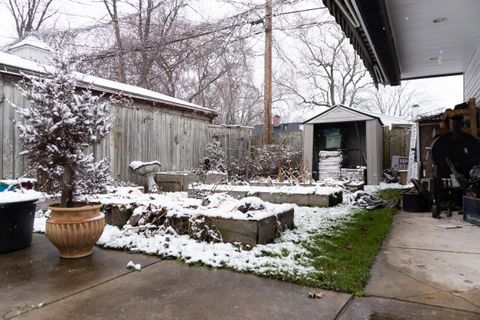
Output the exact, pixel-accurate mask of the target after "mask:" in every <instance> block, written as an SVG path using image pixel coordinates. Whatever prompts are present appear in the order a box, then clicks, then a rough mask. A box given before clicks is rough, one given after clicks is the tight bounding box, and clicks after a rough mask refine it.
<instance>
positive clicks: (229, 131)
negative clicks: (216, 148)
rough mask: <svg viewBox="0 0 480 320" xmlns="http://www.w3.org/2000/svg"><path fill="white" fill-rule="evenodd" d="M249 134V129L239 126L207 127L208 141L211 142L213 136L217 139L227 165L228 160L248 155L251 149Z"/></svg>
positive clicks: (250, 131) (250, 129) (250, 130)
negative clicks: (222, 149)
mask: <svg viewBox="0 0 480 320" xmlns="http://www.w3.org/2000/svg"><path fill="white" fill-rule="evenodd" d="M251 133H252V128H251V127H244V126H239V125H210V126H209V127H208V135H209V141H212V137H213V136H214V135H215V136H217V137H218V138H219V140H220V142H221V144H222V146H223V148H224V151H225V160H226V162H227V163H228V161H229V159H243V158H244V156H245V155H247V154H248V152H249V151H250V147H251V142H250V135H251ZM204 156H206V154H204Z"/></svg>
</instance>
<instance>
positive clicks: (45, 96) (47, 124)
mask: <svg viewBox="0 0 480 320" xmlns="http://www.w3.org/2000/svg"><path fill="white" fill-rule="evenodd" d="M53 62H54V68H53V70H52V71H51V72H50V70H49V73H48V74H45V75H25V79H24V80H22V81H21V82H20V83H19V84H18V88H19V89H20V90H21V91H22V93H23V95H24V96H25V97H26V98H27V99H28V100H29V102H30V103H28V104H27V105H25V106H20V105H14V108H15V110H16V112H17V113H18V114H19V115H21V117H22V118H23V120H24V121H18V122H17V127H18V129H19V131H20V138H21V140H22V141H23V145H24V148H25V151H23V152H22V154H23V155H26V156H27V157H28V159H29V163H30V166H31V168H32V169H34V170H36V172H37V178H38V181H39V184H40V186H41V188H42V190H44V191H47V192H59V191H61V206H62V207H71V206H72V205H73V197H74V194H75V191H80V190H81V191H84V190H90V191H95V190H94V189H96V188H98V187H103V186H104V184H105V183H106V182H108V180H109V179H111V176H110V168H109V160H108V159H103V160H101V161H99V162H95V160H94V158H93V155H91V154H86V153H85V151H86V150H87V148H88V147H90V146H93V145H96V144H98V143H100V142H101V140H102V139H103V138H105V137H106V136H107V134H108V133H109V132H110V129H111V127H112V120H113V119H112V117H111V116H110V115H109V107H110V102H109V101H107V100H106V101H103V102H101V101H100V99H101V97H99V96H94V95H92V92H91V90H89V89H87V90H83V91H79V90H78V87H77V80H76V77H75V74H74V71H73V65H72V64H71V63H70V62H69V60H68V58H67V57H66V56H57V57H55V58H54V60H53Z"/></svg>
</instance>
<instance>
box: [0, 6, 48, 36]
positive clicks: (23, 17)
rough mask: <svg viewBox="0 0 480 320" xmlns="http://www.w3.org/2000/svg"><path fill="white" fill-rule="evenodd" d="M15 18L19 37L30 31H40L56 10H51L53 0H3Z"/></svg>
mask: <svg viewBox="0 0 480 320" xmlns="http://www.w3.org/2000/svg"><path fill="white" fill-rule="evenodd" d="M3 2H4V3H5V5H6V6H7V8H8V10H9V11H10V13H11V15H12V17H13V19H14V20H15V28H16V30H17V34H18V37H19V38H23V37H24V36H25V35H26V34H27V33H28V32H31V31H38V29H39V28H40V27H41V26H42V24H43V23H44V22H45V20H47V19H48V18H50V17H52V16H53V15H54V14H55V13H56V12H55V11H54V10H50V6H51V4H52V2H53V0H3Z"/></svg>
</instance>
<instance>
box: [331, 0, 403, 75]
mask: <svg viewBox="0 0 480 320" xmlns="http://www.w3.org/2000/svg"><path fill="white" fill-rule="evenodd" d="M323 3H324V4H325V6H326V7H327V8H328V9H329V11H330V13H331V14H332V15H333V16H334V17H335V20H336V21H337V23H338V24H339V25H340V27H341V28H342V30H343V32H344V33H345V34H346V35H347V37H349V38H350V42H351V44H352V46H353V47H354V49H355V51H356V52H357V53H358V55H359V56H360V57H361V58H362V60H363V62H364V64H365V67H366V68H367V70H368V71H369V72H370V75H371V76H372V78H373V81H374V82H375V84H376V85H378V84H379V83H381V84H389V85H399V84H400V65H399V60H398V55H397V50H396V46H395V42H394V39H393V33H392V30H391V26H390V19H389V17H388V13H387V10H386V6H385V0H323Z"/></svg>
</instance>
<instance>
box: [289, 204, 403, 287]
mask: <svg viewBox="0 0 480 320" xmlns="http://www.w3.org/2000/svg"><path fill="white" fill-rule="evenodd" d="M394 213H395V209H376V210H371V211H367V210H364V211H359V212H357V213H355V214H354V216H353V217H352V219H351V220H350V221H347V222H345V223H342V224H339V225H338V226H334V227H332V228H330V229H329V230H328V232H326V233H323V232H322V234H317V235H313V236H312V237H311V238H310V239H309V241H307V242H306V243H305V244H304V246H305V248H306V249H307V250H308V251H309V252H310V258H311V259H312V266H313V267H315V269H316V270H317V272H316V274H315V276H314V277H312V276H309V277H308V278H307V277H306V278H303V279H297V281H295V282H300V283H301V284H304V285H310V286H315V287H320V288H323V289H329V290H336V291H343V292H349V293H353V294H355V295H358V296H361V295H362V294H363V291H362V290H363V288H364V286H365V285H366V283H367V280H368V276H369V271H370V267H371V266H372V264H373V261H374V259H375V256H376V255H377V253H378V251H379V250H380V247H381V245H382V241H383V239H384V238H385V236H386V235H387V233H388V231H389V230H390V226H391V224H392V220H393V214H394Z"/></svg>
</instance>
